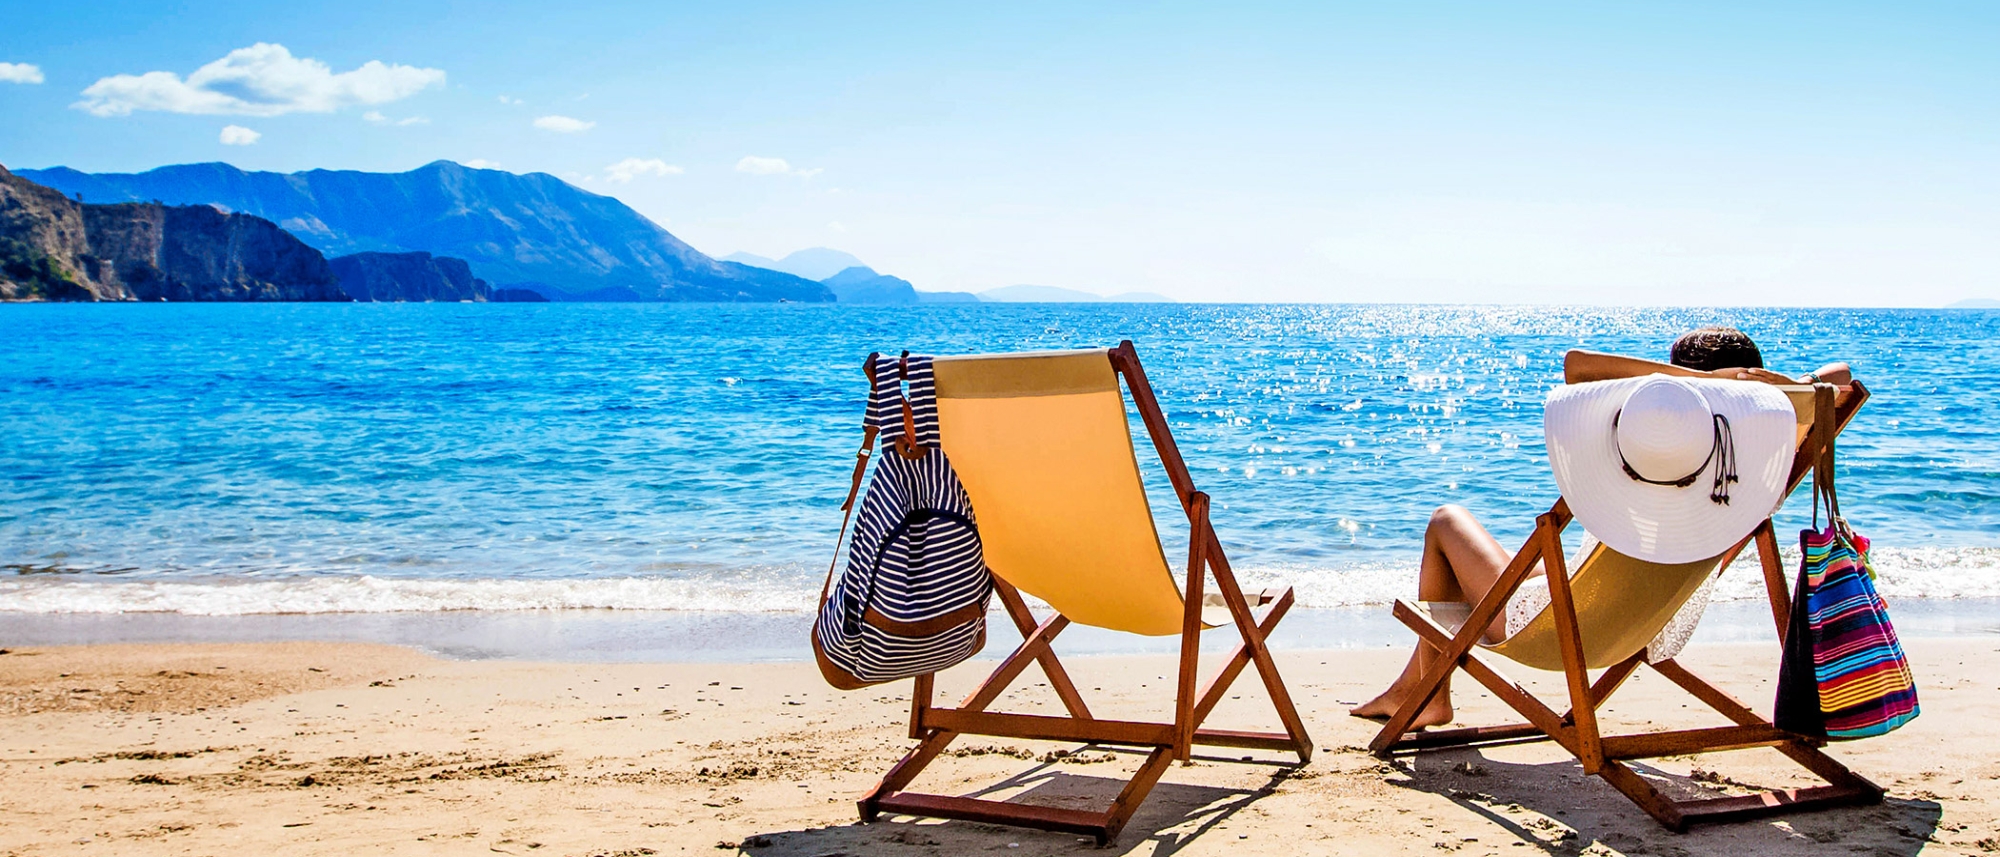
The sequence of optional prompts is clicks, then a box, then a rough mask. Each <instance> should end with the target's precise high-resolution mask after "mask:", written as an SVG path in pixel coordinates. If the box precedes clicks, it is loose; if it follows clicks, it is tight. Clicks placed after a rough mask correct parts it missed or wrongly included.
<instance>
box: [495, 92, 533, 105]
mask: <svg viewBox="0 0 2000 857" xmlns="http://www.w3.org/2000/svg"><path fill="white" fill-rule="evenodd" d="M500 103H501V104H506V105H510V106H514V107H519V106H521V105H523V104H526V103H528V102H525V101H522V100H521V99H519V98H509V97H508V96H505V95H502V96H500Z"/></svg>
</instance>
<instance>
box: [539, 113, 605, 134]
mask: <svg viewBox="0 0 2000 857" xmlns="http://www.w3.org/2000/svg"><path fill="white" fill-rule="evenodd" d="M535 127H537V128H540V129H542V130H544V131H554V132H556V133H558V134H575V133H578V132H582V131H588V130H590V129H592V128H595V127H597V123H595V122H585V121H583V120H582V119H572V118H570V117H568V116H543V117H541V118H539V119H536V120H535Z"/></svg>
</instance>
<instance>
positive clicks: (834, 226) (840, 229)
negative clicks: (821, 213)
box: [826, 220, 847, 232]
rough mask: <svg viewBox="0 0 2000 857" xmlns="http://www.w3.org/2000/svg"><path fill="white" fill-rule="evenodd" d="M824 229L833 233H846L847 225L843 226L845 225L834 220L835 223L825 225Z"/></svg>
mask: <svg viewBox="0 0 2000 857" xmlns="http://www.w3.org/2000/svg"><path fill="white" fill-rule="evenodd" d="M826 228H827V229H829V230H831V231H834V232H846V231H847V224H845V223H842V222H840V221H838V220H836V221H833V222H832V223H829V224H827V225H826Z"/></svg>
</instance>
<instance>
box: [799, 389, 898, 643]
mask: <svg viewBox="0 0 2000 857" xmlns="http://www.w3.org/2000/svg"><path fill="white" fill-rule="evenodd" d="M881 357H882V355H880V354H869V355H868V359H867V360H864V361H862V363H861V372H862V374H865V375H867V376H868V411H867V413H865V414H863V416H862V418H861V449H860V450H859V451H858V452H856V453H855V454H854V480H853V482H852V483H850V484H849V485H848V486H847V499H846V500H845V501H842V502H841V504H840V532H838V533H835V534H834V536H833V562H831V563H828V564H827V566H826V582H825V583H822V584H820V587H819V603H820V606H821V607H825V606H826V596H827V593H829V592H831V591H833V571H834V569H836V568H839V567H840V543H841V540H842V539H845V538H846V537H847V525H848V523H849V522H850V521H853V520H854V498H855V497H856V496H858V495H859V494H860V493H861V477H862V476H864V475H866V474H867V472H868V459H869V457H870V456H871V455H873V454H874V452H875V437H876V435H878V434H880V433H881V432H882V428H883V426H884V424H886V423H888V421H889V419H890V418H891V416H892V415H894V414H895V413H896V410H897V409H896V408H895V406H894V405H895V402H896V401H897V400H900V399H901V398H902V396H901V394H900V392H899V385H898V384H897V382H896V380H895V377H894V374H893V373H891V372H887V371H883V370H884V368H885V367H883V366H881V365H879V364H880V363H881V362H882V361H881Z"/></svg>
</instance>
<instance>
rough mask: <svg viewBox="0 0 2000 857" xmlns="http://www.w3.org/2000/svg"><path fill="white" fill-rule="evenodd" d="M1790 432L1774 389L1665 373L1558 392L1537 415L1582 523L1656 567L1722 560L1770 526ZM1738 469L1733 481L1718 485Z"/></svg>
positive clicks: (1785, 406) (1560, 482) (1787, 466)
mask: <svg viewBox="0 0 2000 857" xmlns="http://www.w3.org/2000/svg"><path fill="white" fill-rule="evenodd" d="M1718 415H1719V416H1720V417H1721V419H1720V420H1718V419H1716V417H1717V416H1718ZM1795 424H1796V420H1795V417H1794V416H1793V413H1792V406H1791V402H1790V400H1789V399H1787V398H1786V396H1785V394H1784V392H1783V391H1780V390H1779V389H1777V388H1776V387H1773V386H1771V385H1769V384H1764V383H1761V382H1757V381H1724V380H1721V379H1709V378H1675V377H1669V376H1666V375H1647V376H1644V377H1639V378H1620V379H1618V380H1614V381H1594V382H1591V383H1588V384H1572V385H1568V386H1564V387H1557V388H1555V389H1554V390H1551V391H1550V392H1549V396H1548V401H1547V403H1546V406H1545V408H1544V410H1543V412H1542V430H1543V432H1544V436H1545V438H1546V440H1547V443H1548V450H1549V467H1550V468H1551V469H1552V470H1554V471H1555V477H1556V487H1557V488H1558V489H1559V490H1561V491H1562V495H1563V499H1565V500H1567V501H1569V508H1570V512H1571V513H1573V514H1574V515H1575V516H1576V520H1577V522H1578V523H1581V524H1582V525H1583V527H1584V529H1586V530H1589V531H1590V533H1591V535H1594V536H1596V537H1597V538H1598V540H1599V541H1602V542H1603V543H1604V544H1605V545H1607V546H1609V547H1610V548H1611V549H1612V550H1615V551H1618V552H1619V553H1622V554H1625V555H1626V556H1630V557H1633V558H1635V559H1640V560H1646V561H1648V562H1659V563H1681V562H1694V561H1696V560H1703V559H1708V558H1709V557H1713V556H1716V555H1717V554H1720V553H1722V552H1723V551H1726V550H1728V549H1730V548H1731V547H1734V546H1735V545H1736V543H1737V542H1739V541H1741V540H1742V539H1743V537H1744V536H1747V535H1749V534H1750V531H1751V530H1753V529H1756V527H1757V525H1758V524H1759V523H1761V522H1763V520H1764V519H1765V518H1768V517H1770V515H1771V513H1772V512H1773V511H1775V510H1776V509H1777V507H1778V504H1779V503H1780V502H1781V501H1783V499H1784V493H1785V477H1787V476H1789V475H1790V473H1791V465H1792V454H1793V452H1794V449H1793V447H1794V437H1795V430H1794V425H1795ZM1732 465H1733V467H1732ZM1732 469H1733V470H1734V472H1735V476H1736V479H1735V481H1733V482H1728V481H1725V482H1724V483H1723V484H1722V485H1720V486H1718V485H1717V483H1716V475H1717V473H1718V472H1721V473H1722V474H1723V475H1724V476H1725V477H1726V476H1727V475H1728V472H1729V471H1730V470H1732ZM1718 489H1719V490H1718ZM1717 493H1722V494H1724V495H1726V499H1727V502H1718V501H1717V499H1716V498H1715V495H1716V494H1717Z"/></svg>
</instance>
